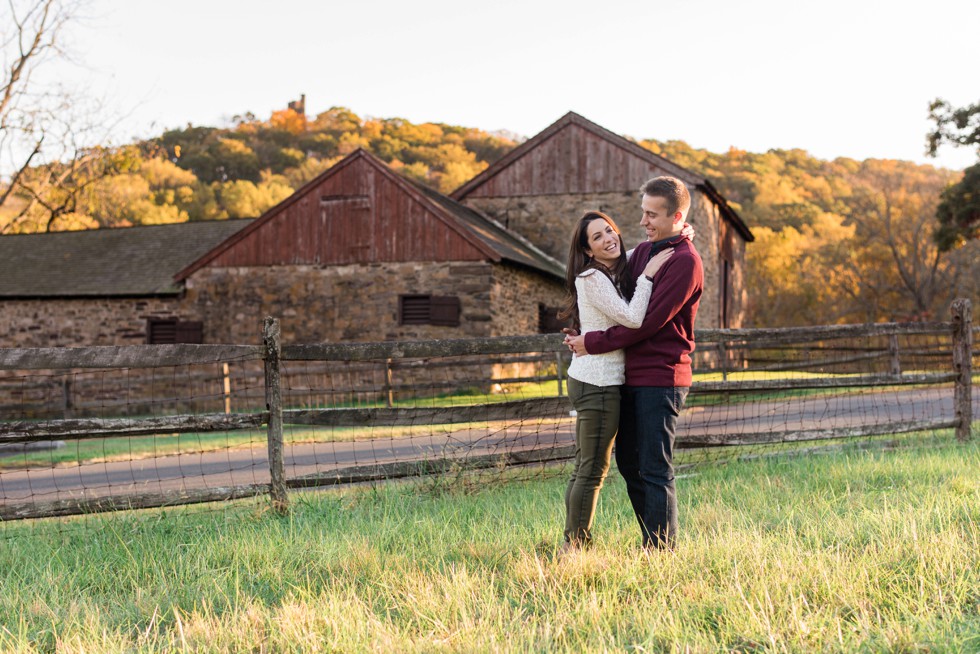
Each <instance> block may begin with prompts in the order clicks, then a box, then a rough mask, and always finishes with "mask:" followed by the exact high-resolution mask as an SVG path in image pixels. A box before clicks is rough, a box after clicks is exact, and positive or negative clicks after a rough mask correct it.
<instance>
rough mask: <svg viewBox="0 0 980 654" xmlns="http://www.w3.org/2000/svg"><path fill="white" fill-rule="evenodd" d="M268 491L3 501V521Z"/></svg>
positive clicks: (259, 487) (196, 491) (235, 488)
mask: <svg viewBox="0 0 980 654" xmlns="http://www.w3.org/2000/svg"><path fill="white" fill-rule="evenodd" d="M268 492H269V484H252V485H248V486H231V487H227V488H201V489H190V490H179V491H170V492H167V493H139V494H133V495H114V496H112V497H94V498H79V499H70V500H56V501H53V502H14V503H3V504H0V522H6V521H10V520H27V519H30V518H54V517H58V516H69V515H82V514H88V513H107V512H109V511H129V510H132V509H155V508H161V507H167V506H181V505H185V504H201V503H202V502H227V501H229V500H238V499H242V498H246V497H255V496H257V495H264V494H266V493H268Z"/></svg>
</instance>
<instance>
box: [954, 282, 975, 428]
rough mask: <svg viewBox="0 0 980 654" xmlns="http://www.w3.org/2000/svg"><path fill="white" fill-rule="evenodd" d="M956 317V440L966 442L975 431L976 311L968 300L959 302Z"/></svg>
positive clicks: (956, 303)
mask: <svg viewBox="0 0 980 654" xmlns="http://www.w3.org/2000/svg"><path fill="white" fill-rule="evenodd" d="M950 312H951V313H952V314H953V372H955V373H956V374H957V375H959V376H958V377H957V379H956V385H955V387H954V391H953V408H954V410H955V412H956V438H957V439H959V440H960V441H967V440H969V439H970V437H971V430H972V427H973V398H972V389H971V385H972V382H973V370H972V368H973V309H972V306H971V305H970V301H969V300H965V299H962V298H960V299H957V300H954V301H953V305H952V306H951V307H950Z"/></svg>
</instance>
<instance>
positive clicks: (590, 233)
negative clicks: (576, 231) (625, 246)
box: [585, 218, 622, 268]
mask: <svg viewBox="0 0 980 654" xmlns="http://www.w3.org/2000/svg"><path fill="white" fill-rule="evenodd" d="M585 233H586V241H585V242H586V244H587V245H586V246H585V253H586V254H587V255H589V256H590V257H592V258H593V259H595V260H596V262H597V263H601V264H602V265H604V266H605V267H606V268H611V267H612V266H613V265H615V263H616V261H617V260H618V259H619V255H620V253H621V252H622V239H621V238H620V236H619V234H618V233H617V232H616V230H615V229H613V228H612V225H610V224H609V223H607V222H606V221H605V219H603V218H596V219H595V220H593V221H592V222H590V223H589V226H588V227H587V228H586V230H585Z"/></svg>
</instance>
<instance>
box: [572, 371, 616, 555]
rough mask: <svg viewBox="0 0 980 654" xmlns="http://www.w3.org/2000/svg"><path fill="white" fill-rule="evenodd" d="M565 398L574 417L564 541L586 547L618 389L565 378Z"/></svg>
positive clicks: (602, 477)
mask: <svg viewBox="0 0 980 654" xmlns="http://www.w3.org/2000/svg"><path fill="white" fill-rule="evenodd" d="M568 397H569V399H570V400H571V401H572V406H573V407H575V411H576V414H577V418H576V421H575V468H574V469H573V470H572V478H571V479H569V480H568V487H567V488H566V489H565V540H566V541H568V542H571V543H575V544H577V545H587V544H588V543H589V542H591V540H592V519H593V517H594V516H595V506H596V502H597V501H598V500H599V489H600V488H602V483H603V482H604V481H605V479H606V474H607V473H608V472H609V459H610V457H611V455H612V447H613V441H614V440H615V438H616V430H617V429H618V428H619V401H620V400H619V386H593V385H592V384H587V383H585V382H581V381H579V380H577V379H574V378H572V377H569V378H568Z"/></svg>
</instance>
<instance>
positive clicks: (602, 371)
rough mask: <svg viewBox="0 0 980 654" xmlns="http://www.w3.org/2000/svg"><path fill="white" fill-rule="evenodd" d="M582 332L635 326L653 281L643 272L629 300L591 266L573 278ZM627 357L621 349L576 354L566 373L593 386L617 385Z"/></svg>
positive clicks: (639, 321)
mask: <svg viewBox="0 0 980 654" xmlns="http://www.w3.org/2000/svg"><path fill="white" fill-rule="evenodd" d="M575 290H576V291H577V292H578V317H579V322H581V323H582V330H581V333H583V334H585V333H587V332H594V331H601V330H604V329H609V328H610V327H612V326H613V325H623V326H625V327H630V328H632V329H636V328H637V327H639V326H640V325H641V324H642V323H643V317H644V316H645V315H646V312H647V304H648V303H649V302H650V292H651V291H652V290H653V282H651V281H650V280H649V279H647V277H646V275H640V278H639V279H638V280H636V291H635V292H634V293H633V299H632V301H630V302H629V303H627V302H626V299H625V298H623V296H622V295H620V294H619V291H618V290H617V289H616V287H615V286H614V285H613V283H612V280H610V279H609V276H608V275H605V274H603V273H602V272H600V271H598V270H596V269H595V268H590V269H589V270H586V271H584V272H582V273H581V274H580V275H579V276H578V277H577V278H576V279H575ZM625 370H626V358H625V357H624V355H623V351H622V350H614V351H612V352H607V353H606V354H587V355H584V356H575V357H574V358H573V359H572V364H571V365H570V366H568V376H569V377H574V378H575V379H577V380H579V381H580V382H585V383H587V384H592V385H593V386H618V385H621V384H623V383H625V382H626V374H625Z"/></svg>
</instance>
